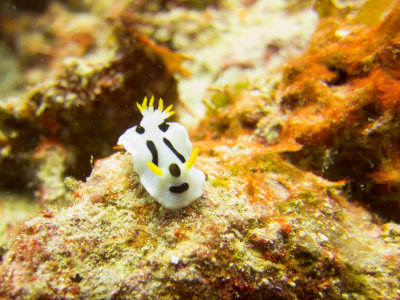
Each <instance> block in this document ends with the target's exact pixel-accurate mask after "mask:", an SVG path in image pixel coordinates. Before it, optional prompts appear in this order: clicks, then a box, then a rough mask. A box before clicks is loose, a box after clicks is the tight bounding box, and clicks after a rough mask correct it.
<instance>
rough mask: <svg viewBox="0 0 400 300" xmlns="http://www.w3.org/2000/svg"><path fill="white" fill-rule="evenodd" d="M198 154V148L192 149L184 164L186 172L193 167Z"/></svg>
mask: <svg viewBox="0 0 400 300" xmlns="http://www.w3.org/2000/svg"><path fill="white" fill-rule="evenodd" d="M198 154H199V147H196V148H194V150H193V152H192V154H190V157H189V159H188V161H187V162H186V163H185V166H186V169H187V170H188V171H189V170H190V169H191V168H192V167H193V165H194V162H195V161H196V158H197V155H198Z"/></svg>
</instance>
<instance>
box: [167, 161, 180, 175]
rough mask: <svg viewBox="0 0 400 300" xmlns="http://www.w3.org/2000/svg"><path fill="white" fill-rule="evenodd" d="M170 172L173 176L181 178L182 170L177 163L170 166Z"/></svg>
mask: <svg viewBox="0 0 400 300" xmlns="http://www.w3.org/2000/svg"><path fill="white" fill-rule="evenodd" d="M169 172H170V173H171V175H172V176H175V177H179V176H181V169H180V168H179V166H178V165H177V164H175V163H173V164H170V165H169Z"/></svg>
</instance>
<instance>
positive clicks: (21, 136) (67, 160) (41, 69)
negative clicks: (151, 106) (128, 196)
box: [0, 2, 184, 204]
mask: <svg viewBox="0 0 400 300" xmlns="http://www.w3.org/2000/svg"><path fill="white" fill-rule="evenodd" d="M136 22H137V19H136V17H135V13H134V12H131V11H129V10H125V11H123V12H121V11H118V10H116V11H114V15H108V16H105V15H101V14H99V15H96V14H93V13H92V14H90V13H88V12H81V13H73V12H71V11H69V10H68V9H67V8H66V7H65V6H63V5H61V4H60V3H58V2H52V3H51V4H50V5H49V7H48V9H47V10H46V11H45V12H44V13H43V14H41V15H30V14H24V13H20V14H18V15H16V16H8V17H6V18H4V19H2V20H1V21H0V31H1V33H2V35H3V36H4V42H6V43H8V44H9V46H10V47H12V48H14V49H15V51H14V55H15V56H16V59H18V62H19V64H20V65H19V67H20V68H21V70H20V73H21V74H22V75H21V81H22V82H23V84H22V90H17V91H14V92H13V93H11V95H9V96H3V98H2V99H1V100H0V177H1V178H2V180H1V181H0V188H1V189H8V190H11V189H19V190H27V189H29V188H30V189H34V190H36V191H38V190H39V192H38V193H37V194H38V195H47V196H45V197H41V198H40V200H41V201H42V203H43V204H45V203H47V202H49V203H52V202H54V201H57V198H58V200H62V197H63V195H62V194H63V193H62V192H61V193H58V192H60V191H61V190H60V189H59V187H61V186H63V180H62V178H63V176H66V175H74V176H76V177H78V178H80V179H83V178H85V177H86V176H88V175H89V174H90V169H91V166H90V160H91V157H95V158H96V157H104V156H107V155H109V154H110V153H112V147H113V146H114V145H115V140H116V139H117V137H118V136H119V135H120V134H121V132H122V131H123V130H124V129H126V128H128V127H130V126H131V125H132V123H133V122H135V119H136V118H138V116H139V113H138V111H137V110H136V107H135V101H133V100H132V99H138V98H142V97H143V96H145V95H148V96H150V95H153V94H154V95H156V96H161V97H163V98H164V99H165V101H166V103H167V104H171V103H172V102H173V101H174V100H175V99H176V97H177V95H176V81H175V79H174V77H173V74H174V73H178V72H184V69H183V68H180V66H179V65H180V63H181V62H182V60H183V58H182V57H181V56H179V55H178V54H176V55H175V54H174V53H172V52H169V51H168V50H167V49H165V48H163V47H161V46H158V45H156V44H155V43H153V42H151V41H150V39H149V38H147V37H146V36H144V35H143V34H142V33H141V32H140V31H139V30H138V29H137V28H136V25H135V24H136ZM24 24H29V25H26V26H25V25H24ZM38 32H45V33H46V34H43V35H40V36H39V35H38ZM173 59H175V60H174V64H172V63H170V62H169V61H172V60H173ZM49 141H51V143H52V144H58V145H59V149H61V148H62V149H63V150H62V151H63V152H64V154H63V155H65V157H64V158H63V159H62V162H61V161H60V160H54V159H52V158H46V157H42V158H41V159H37V152H38V151H40V149H42V148H43V147H47V146H46V143H48V142H49ZM46 153H48V154H50V153H51V152H49V151H48V152H42V154H46ZM52 162H55V164H54V165H49V164H51V163H52ZM42 163H43V164H44V165H46V166H44V165H41V164H42ZM50 169H54V170H52V171H51V172H50V173H52V172H53V173H54V172H58V173H59V174H58V175H57V176H50V175H51V174H50V173H49V174H50V175H49V174H47V175H49V177H52V178H53V179H54V180H52V179H49V178H46V176H47V175H46V174H44V173H43V171H44V170H50ZM57 178H58V179H57ZM50 180H52V182H53V183H52V184H51V185H52V186H53V187H55V186H57V187H56V191H54V192H52V191H50V189H48V188H47V191H48V193H41V192H40V190H42V188H43V186H45V185H47V187H50V186H51V185H49V181H50ZM56 181H57V182H56ZM50 194H52V196H49V195H50ZM56 194H57V195H56Z"/></svg>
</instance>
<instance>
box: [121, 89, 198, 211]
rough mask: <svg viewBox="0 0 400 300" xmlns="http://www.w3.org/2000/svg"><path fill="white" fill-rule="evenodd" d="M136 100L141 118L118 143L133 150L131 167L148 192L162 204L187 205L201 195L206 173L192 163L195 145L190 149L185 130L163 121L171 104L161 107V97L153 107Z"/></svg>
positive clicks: (151, 101) (172, 205)
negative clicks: (156, 105) (156, 106)
mask: <svg viewBox="0 0 400 300" xmlns="http://www.w3.org/2000/svg"><path fill="white" fill-rule="evenodd" d="M153 104H154V97H153V98H151V99H150V102H149V104H148V105H147V98H144V101H143V103H142V105H140V104H139V103H137V105H138V108H139V110H140V112H141V113H142V115H143V119H142V121H141V122H140V124H139V125H137V126H134V127H132V128H130V129H128V130H127V131H126V132H125V133H124V134H123V135H121V136H120V138H119V140H118V144H119V145H122V146H124V148H125V149H126V151H128V152H129V153H131V154H132V158H133V167H134V169H135V171H136V172H137V173H138V174H139V178H140V182H141V183H142V185H143V186H144V188H145V189H146V190H147V192H148V193H149V194H150V195H151V196H152V197H153V198H155V199H156V200H157V202H158V203H160V204H161V205H162V206H164V207H165V208H169V209H178V208H182V207H185V206H188V205H189V204H190V203H192V202H193V201H194V200H196V199H198V198H200V197H201V195H202V193H203V186H204V183H205V175H204V173H203V172H202V171H200V170H198V169H196V168H195V167H194V166H193V164H194V162H195V160H196V157H197V153H198V149H197V148H196V149H194V150H193V149H192V144H191V142H190V140H189V136H188V132H187V130H186V128H185V127H183V126H182V125H181V124H179V123H175V122H166V121H165V120H166V119H167V118H168V117H170V116H172V115H173V114H174V112H173V111H170V110H171V108H172V105H171V106H169V107H167V108H166V109H165V110H163V101H162V99H160V100H159V104H158V108H155V107H153Z"/></svg>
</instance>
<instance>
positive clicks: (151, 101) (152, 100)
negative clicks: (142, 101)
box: [149, 95, 154, 107]
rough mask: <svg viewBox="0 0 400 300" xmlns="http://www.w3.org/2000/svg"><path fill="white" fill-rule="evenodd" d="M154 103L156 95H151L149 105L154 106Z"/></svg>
mask: <svg viewBox="0 0 400 300" xmlns="http://www.w3.org/2000/svg"><path fill="white" fill-rule="evenodd" d="M153 103H154V95H153V96H151V99H150V103H149V107H153Z"/></svg>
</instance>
